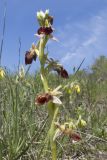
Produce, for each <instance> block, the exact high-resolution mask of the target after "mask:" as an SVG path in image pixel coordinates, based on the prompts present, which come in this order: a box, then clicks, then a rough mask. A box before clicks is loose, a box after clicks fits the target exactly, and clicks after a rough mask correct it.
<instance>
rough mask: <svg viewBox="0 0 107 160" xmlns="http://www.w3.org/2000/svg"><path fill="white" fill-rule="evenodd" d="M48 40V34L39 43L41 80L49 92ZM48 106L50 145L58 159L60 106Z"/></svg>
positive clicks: (51, 104) (54, 158) (50, 103)
mask: <svg viewBox="0 0 107 160" xmlns="http://www.w3.org/2000/svg"><path fill="white" fill-rule="evenodd" d="M47 41H48V36H45V37H42V38H41V39H40V44H39V60H40V64H41V68H40V74H41V80H42V83H43V86H44V90H45V92H48V88H49V87H48V81H47V79H46V73H45V68H44V66H45V55H44V49H45V45H46V43H47ZM47 108H48V113H49V118H50V129H49V132H48V136H49V141H50V145H51V151H52V160H57V152H56V151H57V149H56V142H54V141H53V136H54V132H55V125H54V122H55V120H56V117H57V113H58V107H57V106H56V105H55V104H54V103H52V102H49V103H48V106H47Z"/></svg>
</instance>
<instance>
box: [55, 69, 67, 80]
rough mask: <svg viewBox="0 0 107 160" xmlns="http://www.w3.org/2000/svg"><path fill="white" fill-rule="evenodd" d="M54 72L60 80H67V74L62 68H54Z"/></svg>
mask: <svg viewBox="0 0 107 160" xmlns="http://www.w3.org/2000/svg"><path fill="white" fill-rule="evenodd" d="M54 70H55V71H57V73H58V74H59V75H60V76H61V77H62V78H69V75H68V72H67V71H66V70H65V69H64V68H63V67H60V68H55V69H54Z"/></svg>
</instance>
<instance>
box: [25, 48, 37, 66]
mask: <svg viewBox="0 0 107 160" xmlns="http://www.w3.org/2000/svg"><path fill="white" fill-rule="evenodd" d="M36 57H37V55H36V53H32V52H30V51H26V54H25V64H26V65H27V64H31V63H32V61H33V60H34V61H36Z"/></svg>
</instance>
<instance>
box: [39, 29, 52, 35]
mask: <svg viewBox="0 0 107 160" xmlns="http://www.w3.org/2000/svg"><path fill="white" fill-rule="evenodd" d="M37 32H38V34H39V35H40V34H45V35H49V34H51V33H52V32H53V29H52V28H51V27H40V28H39V29H38V31H37Z"/></svg>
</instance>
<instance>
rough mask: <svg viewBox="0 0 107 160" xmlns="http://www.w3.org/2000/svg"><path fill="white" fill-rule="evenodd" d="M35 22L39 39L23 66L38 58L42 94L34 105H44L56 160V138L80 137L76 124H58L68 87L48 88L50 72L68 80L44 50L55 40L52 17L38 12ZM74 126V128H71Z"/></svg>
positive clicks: (37, 97) (58, 64)
mask: <svg viewBox="0 0 107 160" xmlns="http://www.w3.org/2000/svg"><path fill="white" fill-rule="evenodd" d="M37 20H38V23H39V25H40V26H39V29H38V30H37V33H36V36H37V37H38V38H39V40H38V42H37V43H36V44H32V47H31V48H30V50H29V51H27V52H26V54H25V64H26V65H28V64H31V63H32V62H33V61H36V59H37V58H38V59H39V61H40V76H41V81H42V83H43V87H44V92H43V93H39V94H38V95H37V96H36V98H35V104H36V105H38V106H40V105H44V104H45V105H46V106H47V111H48V114H49V123H50V128H49V131H48V133H47V134H48V140H49V142H50V143H49V144H50V147H51V153H52V160H57V146H56V138H58V137H59V136H60V135H61V134H64V135H67V136H69V137H70V138H71V139H73V140H76V141H79V140H81V137H80V135H79V134H78V133H77V132H76V128H77V127H78V125H77V124H75V125H74V124H73V125H72V123H71V122H65V123H64V124H60V123H59V121H58V119H59V118H58V116H59V112H60V109H61V105H63V103H62V101H61V99H60V97H61V96H63V90H64V89H67V87H68V88H70V85H67V86H66V87H63V86H62V85H59V86H57V87H56V88H54V89H53V88H50V86H49V83H48V78H47V77H48V74H49V72H51V71H55V72H57V74H58V75H59V76H61V77H62V78H65V79H68V78H69V75H68V72H67V71H66V70H65V69H64V67H63V66H62V65H61V64H60V63H59V62H58V61H57V60H54V59H53V58H49V55H48V53H46V51H45V48H46V44H47V42H48V41H49V40H50V39H54V40H56V38H55V37H54V36H53V34H52V33H53V31H54V29H53V27H52V25H53V17H52V16H51V15H50V14H49V10H46V11H45V12H43V11H39V12H37ZM72 88H73V89H74V90H76V91H77V93H79V92H80V88H79V86H78V84H76V85H73V86H71V90H72ZM73 126H75V127H73Z"/></svg>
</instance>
